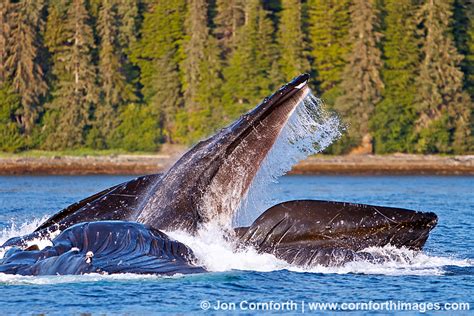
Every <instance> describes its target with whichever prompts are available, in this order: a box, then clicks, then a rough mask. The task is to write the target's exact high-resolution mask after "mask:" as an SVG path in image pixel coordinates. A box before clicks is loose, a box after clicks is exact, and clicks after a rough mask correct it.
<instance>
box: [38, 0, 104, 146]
mask: <svg viewBox="0 0 474 316" xmlns="http://www.w3.org/2000/svg"><path fill="white" fill-rule="evenodd" d="M63 5H64V3H61V1H59V3H58V5H57V7H56V9H55V10H56V13H54V14H53V17H51V19H50V20H49V21H48V26H49V27H54V24H52V22H53V21H54V20H59V21H62V23H64V29H63V30H62V32H61V33H59V34H54V33H55V31H54V30H51V29H50V30H49V33H50V34H49V36H48V40H49V44H50V45H51V47H52V51H53V52H54V55H53V59H54V61H55V64H54V69H53V72H54V75H55V77H56V79H57V83H56V90H55V91H54V93H53V96H54V99H53V101H52V103H51V104H50V108H51V110H53V111H54V114H53V113H52V115H50V116H49V121H48V122H47V123H48V124H50V126H48V127H47V129H50V130H52V133H51V134H50V135H48V138H47V140H46V143H45V145H44V146H45V147H46V148H50V149H64V148H77V147H79V146H82V145H84V142H85V136H86V133H87V129H88V128H89V124H90V115H91V111H92V109H93V107H94V106H95V105H96V104H97V102H98V90H97V81H96V67H95V65H94V64H93V62H92V61H93V57H92V53H93V52H92V50H93V49H94V38H93V33H92V28H91V25H90V16H89V13H88V12H87V8H86V5H85V1H84V0H72V1H71V3H70V4H69V5H68V6H67V9H66V10H67V11H66V12H64V9H65V8H64V7H63Z"/></svg>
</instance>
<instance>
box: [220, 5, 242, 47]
mask: <svg viewBox="0 0 474 316" xmlns="http://www.w3.org/2000/svg"><path fill="white" fill-rule="evenodd" d="M216 8H217V15H216V17H215V19H214V21H215V24H216V30H215V33H216V36H217V38H218V40H219V42H220V46H221V49H222V51H223V53H224V56H228V55H229V54H230V53H231V52H232V50H233V49H234V48H235V46H236V45H237V42H236V41H237V31H238V29H239V28H240V27H241V26H242V25H243V24H244V22H245V13H244V11H245V1H244V0H217V1H216Z"/></svg>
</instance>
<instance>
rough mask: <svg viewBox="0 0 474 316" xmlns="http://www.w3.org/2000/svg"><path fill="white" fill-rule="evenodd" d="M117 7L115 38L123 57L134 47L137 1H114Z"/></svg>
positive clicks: (137, 17)
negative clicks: (123, 54)
mask: <svg viewBox="0 0 474 316" xmlns="http://www.w3.org/2000/svg"><path fill="white" fill-rule="evenodd" d="M114 1H116V2H117V3H116V6H117V18H118V22H119V23H118V30H117V32H118V33H117V37H118V41H119V44H120V47H121V48H122V50H123V51H124V53H125V55H128V54H129V53H130V49H131V47H132V46H133V45H135V43H136V41H137V35H138V21H139V19H140V12H139V3H138V2H139V0H114Z"/></svg>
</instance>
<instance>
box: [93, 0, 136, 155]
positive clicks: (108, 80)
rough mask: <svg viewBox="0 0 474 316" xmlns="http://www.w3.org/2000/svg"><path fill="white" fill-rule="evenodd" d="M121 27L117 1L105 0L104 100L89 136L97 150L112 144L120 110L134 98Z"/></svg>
mask: <svg viewBox="0 0 474 316" xmlns="http://www.w3.org/2000/svg"><path fill="white" fill-rule="evenodd" d="M119 25H120V24H119V19H118V16H117V7H116V5H115V4H114V3H113V0H103V1H102V4H101V6H100V8H99V19H98V21H97V29H98V34H99V39H100V48H99V67H98V70H99V77H100V87H101V100H100V102H99V103H98V104H97V107H96V110H95V121H94V124H93V129H92V130H91V132H90V134H89V137H88V143H89V145H90V146H91V147H95V148H105V147H107V146H108V145H110V142H111V137H112V136H113V134H114V130H115V128H116V127H117V125H118V123H119V122H118V114H117V113H118V111H119V107H120V106H121V105H124V104H126V103H127V102H128V101H129V100H131V99H133V89H132V88H131V86H130V85H129V84H128V83H127V78H126V74H125V67H124V66H125V65H124V63H123V61H124V60H125V58H124V57H122V56H123V55H124V53H122V49H121V47H120V44H119V38H118V34H119Z"/></svg>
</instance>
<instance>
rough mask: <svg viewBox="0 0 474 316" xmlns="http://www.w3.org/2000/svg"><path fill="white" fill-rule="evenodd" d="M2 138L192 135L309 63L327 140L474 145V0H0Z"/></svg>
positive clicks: (72, 142)
mask: <svg viewBox="0 0 474 316" xmlns="http://www.w3.org/2000/svg"><path fill="white" fill-rule="evenodd" d="M0 1H1V2H0V150H2V151H22V150H29V149H44V150H64V149H78V148H91V149H122V150H127V151H155V150H159V148H160V146H161V145H162V144H164V143H177V144H192V143H195V142H196V141H198V140H200V139H202V138H203V137H205V136H207V135H209V134H211V133H212V132H213V131H215V130H216V129H218V128H220V127H223V126H224V125H225V124H227V123H228V122H230V121H231V120H233V119H235V118H236V117H238V116H239V115H240V114H242V113H244V112H245V111H247V110H249V109H250V108H252V107H253V106H255V105H256V104H257V103H258V102H259V101H260V100H261V99H262V98H263V97H265V96H267V95H268V94H270V93H271V92H273V91H274V90H275V89H276V88H278V87H279V86H280V85H282V84H283V83H285V82H286V81H288V80H290V79H291V78H292V77H294V76H295V75H297V74H299V73H302V72H309V73H311V75H312V78H313V80H312V89H313V91H314V93H315V94H316V95H318V96H319V97H321V98H322V99H323V100H324V101H325V103H326V104H327V105H328V107H330V108H332V109H334V110H336V111H337V112H338V113H339V114H340V116H341V117H342V119H343V120H344V121H345V122H346V123H347V124H348V130H347V133H346V134H345V136H344V137H343V138H342V139H341V140H340V141H339V142H338V143H337V144H334V145H333V146H332V147H331V148H330V149H329V152H330V153H334V154H339V153H346V152H349V151H351V150H352V149H353V148H356V147H358V146H360V144H361V143H362V142H363V140H364V142H367V141H368V142H369V143H372V144H373V150H374V152H376V153H390V152H409V153H468V152H472V151H473V150H474V145H473V137H472V131H473V128H474V123H473V104H474V103H473V98H474V41H473V39H474V4H473V3H472V2H470V1H471V0H376V1H372V0H303V1H301V0H267V1H263V0H172V1H170V0H16V1H15V0H0Z"/></svg>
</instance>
